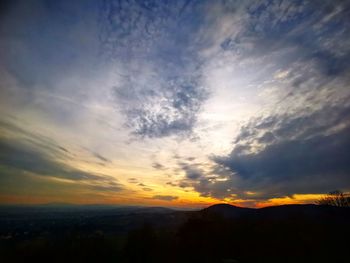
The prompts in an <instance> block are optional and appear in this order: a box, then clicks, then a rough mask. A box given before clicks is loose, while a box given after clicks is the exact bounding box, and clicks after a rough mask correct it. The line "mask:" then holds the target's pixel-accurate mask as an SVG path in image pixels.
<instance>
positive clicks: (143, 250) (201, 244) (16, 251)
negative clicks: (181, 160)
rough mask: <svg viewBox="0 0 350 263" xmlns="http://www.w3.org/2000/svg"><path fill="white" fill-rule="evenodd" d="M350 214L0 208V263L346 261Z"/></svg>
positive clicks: (288, 209)
mask: <svg viewBox="0 0 350 263" xmlns="http://www.w3.org/2000/svg"><path fill="white" fill-rule="evenodd" d="M349 222H350V208H337V207H330V206H315V205H290V206H278V207H269V208H263V209H248V208H238V207H233V206H229V205H216V206H212V207H209V208H207V209H204V210H201V211H192V212H188V211H187V212H185V211H174V210H170V209H165V208H140V207H105V206H79V207H76V206H35V207H1V208H0V262H145V263H146V262H198V263H202V262H214V263H215V262H221V263H225V262H226V263H229V262H230V263H233V262H349V261H348V260H349V259H350V250H349V237H350V228H349Z"/></svg>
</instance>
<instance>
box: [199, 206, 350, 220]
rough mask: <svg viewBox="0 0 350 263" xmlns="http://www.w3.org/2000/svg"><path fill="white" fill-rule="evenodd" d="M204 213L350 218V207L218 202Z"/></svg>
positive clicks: (244, 216) (256, 217)
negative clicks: (249, 205)
mask: <svg viewBox="0 0 350 263" xmlns="http://www.w3.org/2000/svg"><path fill="white" fill-rule="evenodd" d="M201 212H202V213H203V214H216V215H220V216H222V217H225V218H232V219H233V218H245V219H248V218H249V219H258V220H286V219H312V220H316V219H321V218H322V220H324V221H326V220H337V221H345V220H350V208H348V207H335V206H321V205H313V204H298V205H280V206H269V207H264V208H257V209H255V208H245V207H237V206H233V205H229V204H216V205H213V206H210V207H208V208H205V209H203V210H201Z"/></svg>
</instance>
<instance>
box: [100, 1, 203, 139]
mask: <svg viewBox="0 0 350 263" xmlns="http://www.w3.org/2000/svg"><path fill="white" fill-rule="evenodd" d="M199 6H200V5H199V4H195V3H192V2H190V1H176V2H159V3H155V2H152V4H145V3H144V2H142V1H132V2H131V3H128V4H124V3H123V2H122V1H121V2H119V1H106V5H105V7H104V9H103V10H102V15H101V17H102V19H101V28H102V29H101V30H102V37H101V44H102V45H103V47H104V50H105V52H106V54H109V55H108V57H110V58H112V59H115V60H116V61H117V62H121V61H122V63H123V65H122V67H119V68H117V67H116V72H117V74H118V76H119V79H118V83H116V85H115V86H114V92H113V96H114V98H115V101H116V107H117V108H118V110H119V111H120V112H122V113H123V115H124V117H125V125H126V127H128V128H130V129H131V130H132V134H134V135H137V136H140V137H149V138H159V137H167V136H171V135H182V134H189V133H191V132H192V129H193V127H194V125H195V123H196V120H197V115H198V113H199V111H200V109H201V106H202V104H203V102H204V101H205V100H206V98H207V91H206V89H205V87H203V85H202V84H201V77H200V71H199V67H200V61H199V60H198V58H197V51H196V48H195V46H192V44H191V42H192V40H193V35H194V33H195V32H196V31H197V30H198V28H199V26H200V24H199V21H200V19H201V15H200V13H199ZM170 32H171V33H170ZM126 55H127V56H126Z"/></svg>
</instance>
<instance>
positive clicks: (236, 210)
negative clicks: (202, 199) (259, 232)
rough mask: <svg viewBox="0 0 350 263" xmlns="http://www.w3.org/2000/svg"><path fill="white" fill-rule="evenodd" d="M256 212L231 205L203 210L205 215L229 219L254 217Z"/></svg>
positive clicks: (215, 206)
mask: <svg viewBox="0 0 350 263" xmlns="http://www.w3.org/2000/svg"><path fill="white" fill-rule="evenodd" d="M255 212H256V209H254V208H246V207H239V206H234V205H229V204H216V205H212V206H209V207H207V208H204V209H203V210H201V213H203V214H219V215H221V216H223V217H227V218H240V217H246V216H250V215H254V214H255Z"/></svg>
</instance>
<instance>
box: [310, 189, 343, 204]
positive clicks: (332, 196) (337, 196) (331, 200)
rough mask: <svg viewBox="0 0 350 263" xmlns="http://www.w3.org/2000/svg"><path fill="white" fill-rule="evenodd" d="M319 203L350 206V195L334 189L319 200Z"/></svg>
mask: <svg viewBox="0 0 350 263" xmlns="http://www.w3.org/2000/svg"><path fill="white" fill-rule="evenodd" d="M317 204H319V205H332V206H338V207H350V195H349V194H344V193H343V192H342V191H339V190H337V191H333V192H330V193H328V194H327V195H326V196H324V197H322V198H321V199H319V200H318V201H317Z"/></svg>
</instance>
